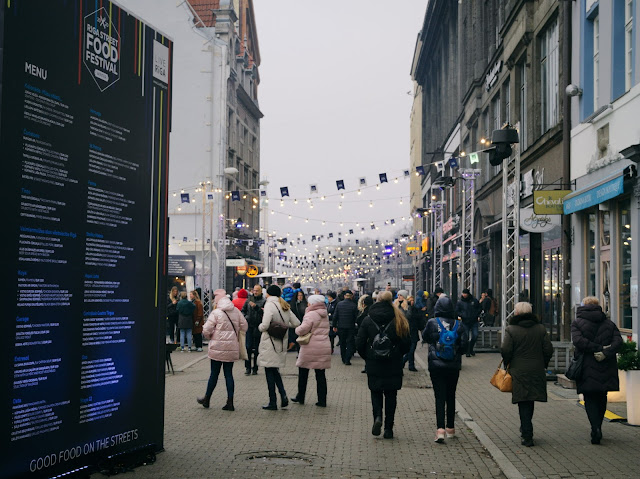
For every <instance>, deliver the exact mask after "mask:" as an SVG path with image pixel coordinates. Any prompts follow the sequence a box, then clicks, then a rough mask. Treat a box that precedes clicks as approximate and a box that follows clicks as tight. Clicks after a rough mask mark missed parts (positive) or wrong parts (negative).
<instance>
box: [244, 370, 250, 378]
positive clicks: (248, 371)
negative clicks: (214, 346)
mask: <svg viewBox="0 0 640 479" xmlns="http://www.w3.org/2000/svg"><path fill="white" fill-rule="evenodd" d="M250 374H251V368H247V369H245V370H244V375H245V376H249V375H250Z"/></svg>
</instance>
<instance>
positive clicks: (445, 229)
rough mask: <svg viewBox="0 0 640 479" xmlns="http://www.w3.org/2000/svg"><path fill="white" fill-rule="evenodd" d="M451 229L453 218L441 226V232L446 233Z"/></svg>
mask: <svg viewBox="0 0 640 479" xmlns="http://www.w3.org/2000/svg"><path fill="white" fill-rule="evenodd" d="M452 229H453V216H452V217H451V218H449V219H448V220H447V222H446V223H445V224H443V225H442V232H443V233H448V232H449V231H451V230H452Z"/></svg>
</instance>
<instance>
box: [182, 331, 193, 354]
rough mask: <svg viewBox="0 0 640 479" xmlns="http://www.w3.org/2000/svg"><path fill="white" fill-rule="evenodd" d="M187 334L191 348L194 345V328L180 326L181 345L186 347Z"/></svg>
mask: <svg viewBox="0 0 640 479" xmlns="http://www.w3.org/2000/svg"><path fill="white" fill-rule="evenodd" d="M185 336H186V338H187V339H186V340H187V343H188V344H189V349H191V348H192V346H193V330H192V329H191V328H180V347H181V348H184V346H185Z"/></svg>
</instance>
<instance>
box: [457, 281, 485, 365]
mask: <svg viewBox="0 0 640 479" xmlns="http://www.w3.org/2000/svg"><path fill="white" fill-rule="evenodd" d="M481 312H482V307H481V306H480V302H479V301H478V300H477V299H476V298H474V297H473V296H472V295H471V292H470V291H469V290H468V289H463V290H462V296H460V300H459V301H458V302H457V303H456V309H455V315H456V317H458V318H461V319H462V325H463V326H464V329H465V331H466V333H467V336H468V337H469V346H468V348H467V357H471V356H475V355H476V353H475V352H474V351H473V347H474V346H475V345H476V341H477V340H478V326H479V322H478V321H479V319H478V318H479V317H480V313H481Z"/></svg>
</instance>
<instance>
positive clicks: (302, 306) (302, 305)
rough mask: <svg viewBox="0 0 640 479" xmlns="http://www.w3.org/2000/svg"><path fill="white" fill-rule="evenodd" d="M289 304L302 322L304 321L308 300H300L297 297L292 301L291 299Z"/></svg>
mask: <svg viewBox="0 0 640 479" xmlns="http://www.w3.org/2000/svg"><path fill="white" fill-rule="evenodd" d="M289 305H290V306H291V311H293V314H295V315H296V318H298V319H299V320H300V322H302V318H304V313H305V311H306V310H307V306H308V304H307V300H306V299H303V300H302V301H300V302H298V300H297V299H292V300H291V301H289Z"/></svg>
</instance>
